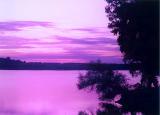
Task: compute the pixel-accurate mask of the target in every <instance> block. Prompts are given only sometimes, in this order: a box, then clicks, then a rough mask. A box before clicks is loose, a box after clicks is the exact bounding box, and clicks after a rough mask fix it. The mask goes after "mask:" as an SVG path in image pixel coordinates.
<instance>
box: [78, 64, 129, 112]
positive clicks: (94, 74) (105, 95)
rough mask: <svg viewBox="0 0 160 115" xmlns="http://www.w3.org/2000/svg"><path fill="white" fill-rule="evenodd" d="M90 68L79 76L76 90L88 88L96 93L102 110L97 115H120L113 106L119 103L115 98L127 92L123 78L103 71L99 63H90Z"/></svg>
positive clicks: (115, 73) (110, 71)
mask: <svg viewBox="0 0 160 115" xmlns="http://www.w3.org/2000/svg"><path fill="white" fill-rule="evenodd" d="M91 68H92V69H91V70H88V71H87V72H86V74H85V75H83V74H80V76H79V81H78V84H77V86H78V88H79V89H84V88H88V89H90V90H95V91H96V92H97V94H98V96H99V100H100V101H101V103H100V106H101V109H102V110H101V109H99V110H98V111H97V114H98V115H102V114H103V115H104V113H105V114H110V115H111V114H116V115H118V114H120V113H121V111H120V109H119V108H118V106H116V105H115V104H118V103H117V102H118V101H119V99H118V97H117V96H118V95H119V94H122V93H124V92H126V91H127V90H128V89H127V87H126V86H127V85H126V80H125V77H124V76H123V75H122V74H120V73H118V72H114V71H113V70H110V69H107V70H106V69H104V64H101V63H100V62H98V63H92V64H91Z"/></svg>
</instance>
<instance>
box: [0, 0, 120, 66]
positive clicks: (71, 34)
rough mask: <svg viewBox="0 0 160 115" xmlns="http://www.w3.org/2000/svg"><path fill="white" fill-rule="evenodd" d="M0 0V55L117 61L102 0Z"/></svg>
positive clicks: (28, 58) (21, 57) (29, 58)
mask: <svg viewBox="0 0 160 115" xmlns="http://www.w3.org/2000/svg"><path fill="white" fill-rule="evenodd" d="M0 4H1V5H0V57H12V58H14V59H21V60H25V61H43V62H77V61H80V62H90V61H95V60H98V59H101V60H102V61H104V62H111V63H112V62H114V63H120V62H121V54H120V52H119V47H118V45H117V43H116V39H115V36H113V34H112V33H111V32H110V30H109V29H108V28H107V23H108V20H107V17H106V14H105V6H106V3H105V1H103V0H95V1H94V2H93V1H92V0H81V1H76V0H27V1H26V0H13V1H12V2H10V1H9V0H5V1H0ZM1 6H2V7H1ZM2 11H3V12H2ZM4 12H5V13H4ZM110 58H112V60H111V59H110Z"/></svg>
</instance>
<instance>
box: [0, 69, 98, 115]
mask: <svg viewBox="0 0 160 115" xmlns="http://www.w3.org/2000/svg"><path fill="white" fill-rule="evenodd" d="M79 73H80V71H6V70H5V71H3V70H1V71H0V115H14V114H15V115H77V113H78V111H80V110H89V111H95V109H96V108H97V103H98V101H97V97H96V94H94V93H89V92H86V91H80V90H78V89H77V87H76V83H77V80H78V79H77V77H78V75H79Z"/></svg>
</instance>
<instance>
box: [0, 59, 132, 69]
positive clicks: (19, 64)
mask: <svg viewBox="0 0 160 115" xmlns="http://www.w3.org/2000/svg"><path fill="white" fill-rule="evenodd" d="M93 66H95V64H94V63H43V62H25V61H21V60H14V59H11V58H10V57H7V58H0V69H1V70H89V69H93ZM97 67H98V66H97ZM101 67H102V66H101ZM129 67H130V66H129V65H126V64H106V63H105V64H104V63H103V68H101V69H113V70H128V69H129Z"/></svg>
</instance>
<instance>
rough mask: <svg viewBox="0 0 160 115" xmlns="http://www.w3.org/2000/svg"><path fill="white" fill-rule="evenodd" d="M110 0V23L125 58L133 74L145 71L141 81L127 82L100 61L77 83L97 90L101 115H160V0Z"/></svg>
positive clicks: (108, 12)
mask: <svg viewBox="0 0 160 115" xmlns="http://www.w3.org/2000/svg"><path fill="white" fill-rule="evenodd" d="M106 2H107V7H106V10H105V11H106V13H107V17H108V18H109V21H110V22H109V25H108V27H109V28H111V30H112V33H114V34H115V35H116V36H117V38H118V39H117V42H118V44H119V46H120V51H121V52H122V54H123V61H124V62H125V63H126V64H129V66H130V67H129V69H130V72H131V73H132V75H134V74H141V75H142V76H141V83H139V84H135V85H130V84H127V82H126V80H125V76H123V75H122V74H120V73H116V72H115V71H113V70H111V69H110V68H108V69H106V70H105V69H101V68H103V65H101V63H96V64H95V68H93V69H92V70H89V71H88V72H87V73H86V74H84V75H80V76H79V82H78V84H77V86H78V88H79V89H84V88H88V89H91V90H94V91H96V92H97V94H98V95H99V100H100V108H99V109H98V110H97V113H96V114H97V115H122V114H124V113H127V112H131V113H132V114H133V115H135V113H136V112H142V113H143V115H159V114H160V113H159V83H158V77H159V76H160V75H159V0H106ZM135 64H136V65H138V68H135V67H134V66H133V65H135ZM119 104H120V105H119ZM85 114H86V113H85Z"/></svg>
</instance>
